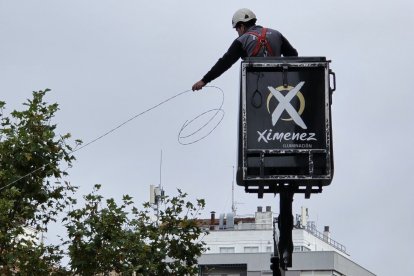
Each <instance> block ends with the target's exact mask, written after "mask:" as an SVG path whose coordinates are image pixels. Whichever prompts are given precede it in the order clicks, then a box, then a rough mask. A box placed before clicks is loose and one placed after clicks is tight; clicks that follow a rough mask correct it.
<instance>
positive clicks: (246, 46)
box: [202, 25, 298, 83]
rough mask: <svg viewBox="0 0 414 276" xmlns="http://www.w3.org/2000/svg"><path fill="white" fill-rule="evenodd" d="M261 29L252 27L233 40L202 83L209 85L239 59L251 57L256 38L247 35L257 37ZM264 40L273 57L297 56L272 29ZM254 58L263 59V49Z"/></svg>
mask: <svg viewBox="0 0 414 276" xmlns="http://www.w3.org/2000/svg"><path fill="white" fill-rule="evenodd" d="M262 28H263V27H262V26H257V25H255V26H252V27H251V28H250V29H249V30H248V31H247V32H246V33H245V34H243V35H241V36H239V37H238V38H237V39H235V40H234V41H233V43H232V44H231V45H230V48H229V49H228V50H227V52H226V53H225V54H224V55H223V57H221V58H220V59H219V60H218V61H217V62H216V64H215V65H214V66H213V67H212V68H211V69H210V71H208V73H207V74H206V75H205V76H204V77H203V78H202V81H204V83H209V82H211V81H212V80H214V79H216V78H218V77H219V76H220V75H221V74H223V73H224V72H225V71H227V70H228V69H229V68H230V67H231V66H232V65H233V64H234V63H235V62H236V61H237V60H238V59H239V58H243V59H244V58H246V57H250V56H252V53H253V49H254V48H255V46H256V44H257V36H255V35H252V34H249V32H254V33H257V35H260V34H261V31H262ZM266 39H267V41H268V42H269V44H270V47H271V49H272V53H273V56H275V57H280V56H282V55H283V56H298V52H297V51H296V49H295V48H293V47H292V45H291V44H290V43H289V41H288V40H287V39H286V38H285V37H284V36H283V35H282V34H281V33H280V32H278V31H276V30H273V29H267V32H266ZM256 56H258V57H263V56H264V49H261V50H260V51H259V53H258V54H257V55H256Z"/></svg>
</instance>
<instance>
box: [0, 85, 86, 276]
mask: <svg viewBox="0 0 414 276" xmlns="http://www.w3.org/2000/svg"><path fill="white" fill-rule="evenodd" d="M49 91H50V90H49V89H46V90H44V91H38V92H33V95H32V96H33V97H32V99H28V100H27V102H26V103H24V106H25V108H26V109H25V110H23V111H17V110H14V111H12V112H11V113H10V114H9V116H6V114H5V113H4V112H5V102H0V121H1V128H0V274H1V275H10V274H13V273H14V272H16V271H20V272H21V273H22V274H25V273H26V274H45V272H46V271H52V270H53V271H56V269H57V268H56V266H58V265H59V264H58V262H59V260H60V258H61V256H60V250H59V248H58V247H56V246H45V245H43V244H39V243H38V242H36V241H35V239H34V236H33V235H30V234H28V233H27V232H26V231H25V228H26V227H29V226H30V227H33V228H34V229H35V230H37V231H46V230H47V226H48V224H49V222H51V221H55V220H56V216H57V214H58V213H60V212H61V211H62V210H63V209H64V208H65V206H67V205H68V204H70V203H71V201H72V199H71V197H70V196H68V195H70V194H71V193H73V192H74V191H75V188H74V187H72V186H71V185H70V184H69V183H68V182H67V181H64V177H65V176H66V175H67V173H66V172H65V171H64V170H63V169H62V167H70V166H71V163H72V161H73V160H74V159H75V157H74V156H73V155H72V151H73V150H72V147H71V146H70V145H68V144H67V140H68V139H69V138H70V134H66V135H63V136H59V135H57V134H56V133H55V130H56V125H55V124H52V123H51V121H52V119H53V117H54V116H55V113H56V111H57V110H58V104H56V103H54V104H48V103H47V102H45V101H44V96H45V95H46V93H47V92H49ZM77 142H78V143H80V141H77ZM25 271H26V272H25Z"/></svg>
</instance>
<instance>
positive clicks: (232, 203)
mask: <svg viewBox="0 0 414 276" xmlns="http://www.w3.org/2000/svg"><path fill="white" fill-rule="evenodd" d="M231 211H232V212H233V214H234V215H236V204H235V202H234V166H233V181H232V182H231Z"/></svg>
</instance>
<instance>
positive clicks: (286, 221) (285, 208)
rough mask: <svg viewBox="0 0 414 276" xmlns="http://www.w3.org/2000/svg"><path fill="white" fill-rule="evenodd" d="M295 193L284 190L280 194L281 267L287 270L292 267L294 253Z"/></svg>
mask: <svg viewBox="0 0 414 276" xmlns="http://www.w3.org/2000/svg"><path fill="white" fill-rule="evenodd" d="M293 194H294V193H293V192H292V191H289V190H283V191H281V192H280V214H279V219H278V226H279V232H280V237H279V256H280V267H281V268H282V269H283V270H286V269H287V268H288V267H292V253H293V241H292V230H293V215H292V201H293Z"/></svg>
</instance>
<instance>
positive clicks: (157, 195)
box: [150, 150, 164, 225]
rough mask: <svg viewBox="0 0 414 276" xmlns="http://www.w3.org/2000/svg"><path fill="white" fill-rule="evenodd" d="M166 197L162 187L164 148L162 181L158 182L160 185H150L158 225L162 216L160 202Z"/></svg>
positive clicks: (151, 201)
mask: <svg viewBox="0 0 414 276" xmlns="http://www.w3.org/2000/svg"><path fill="white" fill-rule="evenodd" d="M163 197H164V190H163V189H162V150H161V156H160V183H158V187H155V185H150V204H151V205H152V208H153V209H154V210H155V211H156V214H155V215H156V217H157V222H156V223H157V225H158V220H159V216H160V210H159V209H160V203H161V202H162V201H163Z"/></svg>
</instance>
